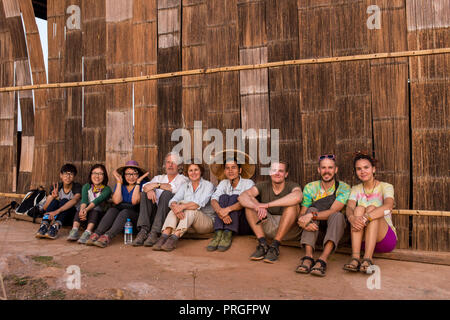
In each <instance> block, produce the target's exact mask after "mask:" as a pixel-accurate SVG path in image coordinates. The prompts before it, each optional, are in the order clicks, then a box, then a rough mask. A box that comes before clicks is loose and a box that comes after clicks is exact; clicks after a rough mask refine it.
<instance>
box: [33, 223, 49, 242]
mask: <svg viewBox="0 0 450 320" xmlns="http://www.w3.org/2000/svg"><path fill="white" fill-rule="evenodd" d="M48 227H49V226H48V224H47V223H43V224H41V226H40V227H39V230H38V231H37V232H36V238H38V239H42V238H45V234H46V233H47V231H48Z"/></svg>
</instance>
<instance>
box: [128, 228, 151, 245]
mask: <svg viewBox="0 0 450 320" xmlns="http://www.w3.org/2000/svg"><path fill="white" fill-rule="evenodd" d="M147 236H148V232H147V230H145V229H141V231H139V233H138V234H137V236H136V239H134V241H133V242H132V243H131V245H132V246H133V247H141V246H143V245H144V241H145V240H146V239H147Z"/></svg>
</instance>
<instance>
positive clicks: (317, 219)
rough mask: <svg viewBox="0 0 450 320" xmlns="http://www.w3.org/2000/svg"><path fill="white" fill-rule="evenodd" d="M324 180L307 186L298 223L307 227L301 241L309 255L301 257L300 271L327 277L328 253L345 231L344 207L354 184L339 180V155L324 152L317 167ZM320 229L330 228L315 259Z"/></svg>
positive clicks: (333, 248) (304, 228)
mask: <svg viewBox="0 0 450 320" xmlns="http://www.w3.org/2000/svg"><path fill="white" fill-rule="evenodd" d="M317 171H318V173H319V174H320V177H321V179H320V180H319V181H314V182H311V183H309V184H307V185H306V186H305V189H304V190H303V202H302V208H301V211H300V218H299V219H298V225H299V226H300V227H301V228H302V229H303V232H302V237H301V240H300V243H301V245H302V246H304V247H305V251H306V255H305V256H304V257H303V258H302V259H301V260H300V262H301V264H300V265H299V266H298V267H297V269H296V272H298V273H305V274H308V273H311V274H313V275H317V276H322V277H323V276H325V272H326V268H327V259H328V256H329V255H330V254H331V253H332V251H333V250H335V249H336V248H337V246H338V244H339V241H340V240H341V238H342V236H343V234H344V230H345V225H346V222H345V218H344V215H343V214H342V212H341V210H342V209H343V208H344V206H345V205H346V204H347V200H348V198H349V196H350V186H349V185H348V184H346V183H345V182H342V181H337V180H336V174H337V172H338V167H337V166H336V156H335V155H323V156H321V157H320V158H319V167H318V168H317ZM319 229H322V230H324V229H326V235H325V238H324V241H323V245H324V249H323V252H322V255H321V256H320V258H319V259H317V260H316V261H314V259H313V251H314V249H315V244H316V241H317V237H318V235H319Z"/></svg>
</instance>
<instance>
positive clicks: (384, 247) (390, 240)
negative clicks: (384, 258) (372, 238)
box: [361, 227, 397, 253]
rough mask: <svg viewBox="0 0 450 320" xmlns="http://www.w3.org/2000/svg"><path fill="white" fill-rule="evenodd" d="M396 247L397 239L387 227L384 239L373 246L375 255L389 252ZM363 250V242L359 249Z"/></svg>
mask: <svg viewBox="0 0 450 320" xmlns="http://www.w3.org/2000/svg"><path fill="white" fill-rule="evenodd" d="M396 245H397V237H396V236H395V233H394V231H393V230H392V229H391V227H388V231H387V233H386V236H385V237H384V239H383V240H381V241H380V242H377V244H376V245H375V252H377V253H386V252H391V251H393V250H394V249H395V246H396ZM364 248H365V242H364V241H363V242H362V244H361V249H362V250H364Z"/></svg>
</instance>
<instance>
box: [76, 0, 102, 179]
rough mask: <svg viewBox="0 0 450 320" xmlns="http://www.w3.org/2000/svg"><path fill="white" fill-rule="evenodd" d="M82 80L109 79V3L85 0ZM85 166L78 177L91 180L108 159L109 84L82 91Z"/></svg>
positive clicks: (83, 157) (83, 158) (82, 26)
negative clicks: (94, 168) (93, 168)
mask: <svg viewBox="0 0 450 320" xmlns="http://www.w3.org/2000/svg"><path fill="white" fill-rule="evenodd" d="M82 10H83V11H82V12H83V14H82V25H81V28H82V30H83V35H82V39H83V40H82V45H83V57H84V58H83V79H84V80H85V81H89V80H103V79H106V3H105V1H98V0H90V1H84V2H83V7H82ZM82 95H83V100H82V123H81V127H82V129H81V130H82V137H83V143H82V161H83V162H82V167H81V168H80V169H81V173H80V176H81V177H82V178H81V177H80V178H79V179H83V181H86V179H88V176H87V175H88V174H89V168H90V167H91V166H92V165H94V164H96V163H105V162H106V87H104V86H97V87H89V88H84V89H83V90H82Z"/></svg>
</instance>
